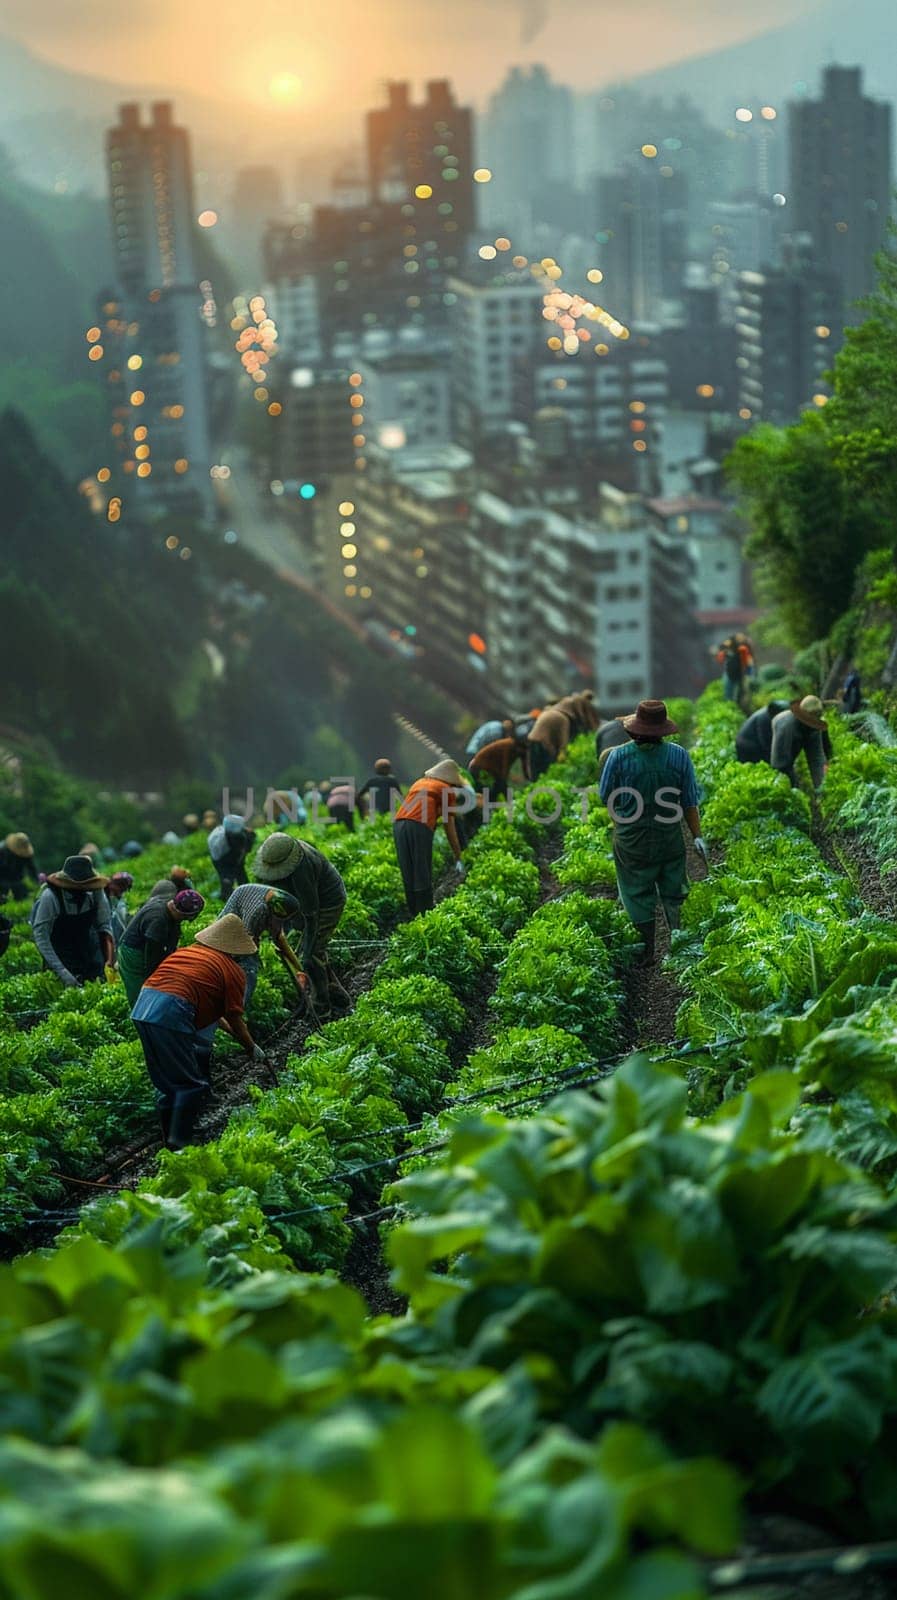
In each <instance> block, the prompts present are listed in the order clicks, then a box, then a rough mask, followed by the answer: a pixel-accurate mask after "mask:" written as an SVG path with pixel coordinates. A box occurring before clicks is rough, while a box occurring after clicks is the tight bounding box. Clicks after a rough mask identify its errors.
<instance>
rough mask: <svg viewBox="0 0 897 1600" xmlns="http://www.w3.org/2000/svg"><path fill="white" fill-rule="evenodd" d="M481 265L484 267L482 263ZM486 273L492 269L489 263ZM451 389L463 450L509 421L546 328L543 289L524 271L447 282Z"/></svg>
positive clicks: (513, 416) (458, 433)
mask: <svg viewBox="0 0 897 1600" xmlns="http://www.w3.org/2000/svg"><path fill="white" fill-rule="evenodd" d="M484 265H485V263H484ZM488 265H489V266H490V267H492V266H493V265H494V264H493V263H491V262H490V263H489V264H488ZM448 288H449V292H450V293H451V294H453V295H454V296H455V302H454V305H453V317H452V320H453V335H454V339H453V349H452V389H453V397H454V407H455V418H456V432H457V436H458V437H459V438H460V439H461V440H462V441H463V442H464V443H465V444H468V445H470V444H473V443H475V442H476V441H477V440H478V439H479V438H481V437H482V435H483V434H484V433H488V432H490V431H492V430H495V429H496V428H500V427H501V426H502V424H504V423H507V422H510V421H512V420H513V419H514V418H515V417H516V416H517V414H518V409H519V400H520V388H521V384H522V383H523V382H525V378H523V377H522V374H524V373H525V371H526V368H527V365H528V363H529V360H530V356H531V353H532V350H533V345H534V341H535V340H536V339H537V338H538V337H539V334H540V331H541V329H542V328H543V327H544V323H543V322H542V320H541V312H542V292H543V291H542V288H541V286H540V285H539V284H538V283H537V282H536V281H535V279H534V278H533V277H532V275H531V274H530V273H529V272H526V271H520V272H514V271H512V272H508V273H502V272H498V273H496V272H495V271H494V270H493V271H491V272H489V273H486V272H484V273H483V275H482V277H480V275H479V274H478V273H477V272H476V271H472V272H471V273H470V274H469V275H468V276H466V277H465V278H451V279H449V284H448Z"/></svg>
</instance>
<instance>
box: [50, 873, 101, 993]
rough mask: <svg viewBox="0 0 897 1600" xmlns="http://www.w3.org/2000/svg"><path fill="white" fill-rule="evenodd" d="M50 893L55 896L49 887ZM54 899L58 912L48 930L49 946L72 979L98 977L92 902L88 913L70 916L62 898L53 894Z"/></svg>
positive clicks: (98, 969)
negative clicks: (56, 901) (57, 905)
mask: <svg viewBox="0 0 897 1600" xmlns="http://www.w3.org/2000/svg"><path fill="white" fill-rule="evenodd" d="M84 892H85V893H88V892H89V891H87V890H85V891H84ZM50 893H51V894H54V893H55V891H54V889H53V887H52V885H51V886H50ZM56 898H57V900H58V903H59V913H58V915H57V917H56V921H55V922H54V923H53V927H52V928H51V930H50V943H51V944H52V946H53V949H54V950H55V951H56V954H57V955H58V957H59V959H60V961H61V962H62V964H63V966H64V967H67V968H68V970H69V972H70V973H71V974H72V976H73V977H75V978H88V979H91V978H101V977H102V976H103V957H102V954H101V953H100V949H99V942H98V940H97V939H95V937H94V935H95V931H96V925H97V908H96V902H95V901H93V900H92V901H91V903H90V910H89V911H82V912H80V913H78V914H75V915H72V914H71V913H69V912H67V911H66V910H65V902H64V900H63V898H62V895H61V894H60V895H57V896H56Z"/></svg>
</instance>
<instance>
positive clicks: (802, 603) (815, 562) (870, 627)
mask: <svg viewBox="0 0 897 1600" xmlns="http://www.w3.org/2000/svg"><path fill="white" fill-rule="evenodd" d="M895 239H897V233H895V232H894V231H892V243H891V248H890V249H889V250H888V251H887V252H885V253H883V254H882V255H881V256H880V258H879V283H878V288H877V290H876V292H875V294H873V295H872V296H870V298H869V299H868V301H866V302H865V303H864V305H863V312H864V320H863V321H862V323H860V324H859V325H858V326H854V327H850V328H848V329H847V330H846V343H845V345H844V347H843V348H842V350H841V351H840V352H839V354H838V356H837V357H836V359H835V363H834V369H833V373H832V384H833V394H832V397H831V399H830V400H829V401H828V403H827V404H826V405H823V406H821V407H820V408H819V409H817V410H814V411H808V412H805V413H804V415H803V416H802V417H801V419H800V420H799V421H798V422H796V423H794V424H793V425H792V426H791V427H788V428H773V427H770V426H768V425H762V424H761V425H760V426H759V427H756V428H753V429H752V430H751V431H750V432H749V433H747V434H745V436H744V437H743V438H742V439H740V440H739V442H738V444H737V445H736V447H735V449H734V451H733V452H732V455H731V457H730V458H729V462H728V468H729V474H730V478H731V480H732V482H733V484H734V486H735V488H736V489H737V490H738V491H739V493H740V496H741V503H742V510H743V513H744V517H745V522H746V524H747V527H748V537H747V542H746V546H745V548H746V553H747V555H748V557H749V558H752V559H753V562H754V574H755V578H756V580H757V584H758V590H759V593H760V596H761V598H762V599H763V601H764V602H765V603H766V605H767V606H768V607H769V613H770V614H769V619H768V621H771V622H772V625H773V628H774V629H775V642H776V643H778V644H780V645H783V646H785V647H786V648H787V649H789V650H790V651H792V652H794V651H798V652H809V653H810V655H811V656H812V662H815V666H813V665H812V663H811V661H810V660H809V659H808V661H807V666H808V668H811V671H812V674H813V675H814V676H815V677H816V678H817V680H818V682H819V685H820V687H826V688H827V689H828V690H831V689H832V688H833V686H834V684H835V682H836V680H837V677H838V674H839V673H840V672H842V671H843V668H844V666H845V665H846V664H847V662H848V660H850V659H853V660H854V661H855V663H856V665H857V666H858V667H859V669H860V671H861V673H862V675H863V680H864V688H865V689H866V691H867V693H871V694H872V695H873V696H875V697H877V700H878V702H879V709H881V710H884V711H889V710H890V711H893V710H894V708H895V705H897V540H895V528H897V450H895V439H897V252H895V248H894V241H895ZM767 631H768V634H769V635H770V636H772V630H771V629H769V627H768V623H767Z"/></svg>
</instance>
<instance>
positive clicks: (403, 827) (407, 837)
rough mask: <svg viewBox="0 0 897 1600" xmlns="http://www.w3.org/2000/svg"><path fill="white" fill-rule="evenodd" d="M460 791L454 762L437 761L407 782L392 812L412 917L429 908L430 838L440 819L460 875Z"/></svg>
mask: <svg viewBox="0 0 897 1600" xmlns="http://www.w3.org/2000/svg"><path fill="white" fill-rule="evenodd" d="M463 790H464V780H463V778H462V776H461V770H460V768H459V766H458V764H457V762H455V761H449V760H446V761H438V762H437V763H436V765H435V767H428V769H427V771H426V772H425V773H424V775H423V777H422V778H418V780H417V782H416V783H413V784H412V785H411V788H410V789H409V790H408V793H407V794H406V796H405V798H404V800H403V801H402V804H401V805H400V807H399V809H398V811H397V812H396V819H395V822H394V823H393V838H394V839H395V846H396V855H397V857H398V862H399V871H400V872H401V874H402V882H403V884H404V885H405V900H406V901H407V904H408V910H409V911H410V912H411V915H412V917H416V916H418V915H419V914H420V913H421V912H422V911H432V909H433V837H434V834H435V832H436V829H437V828H438V826H439V824H440V822H441V823H442V825H443V827H444V828H445V833H446V838H447V839H448V842H449V845H450V846H451V851H452V855H453V856H454V858H455V867H456V870H457V871H458V872H459V873H461V874H462V875H463V872H464V863H463V862H462V860H461V841H460V838H459V836H458V828H457V822H456V812H457V811H458V810H459V804H458V803H459V800H460V798H461V794H462V792H463Z"/></svg>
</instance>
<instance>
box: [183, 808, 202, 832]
mask: <svg viewBox="0 0 897 1600" xmlns="http://www.w3.org/2000/svg"><path fill="white" fill-rule="evenodd" d="M181 827H182V828H183V830H184V832H185V833H196V832H197V831H198V829H199V816H198V815H197V813H196V812H195V811H188V812H187V813H186V814H185V815H184V816H183V817H182V818H181Z"/></svg>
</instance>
